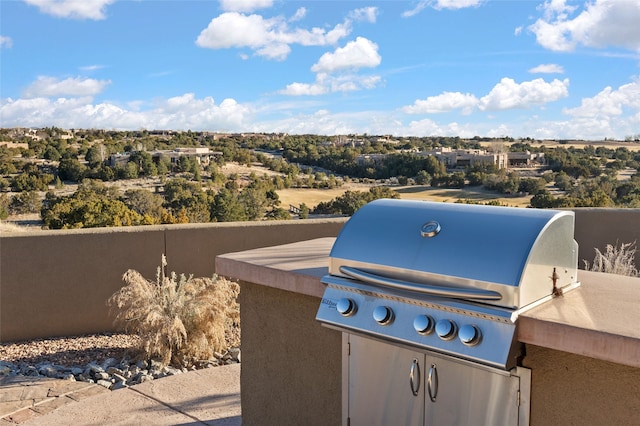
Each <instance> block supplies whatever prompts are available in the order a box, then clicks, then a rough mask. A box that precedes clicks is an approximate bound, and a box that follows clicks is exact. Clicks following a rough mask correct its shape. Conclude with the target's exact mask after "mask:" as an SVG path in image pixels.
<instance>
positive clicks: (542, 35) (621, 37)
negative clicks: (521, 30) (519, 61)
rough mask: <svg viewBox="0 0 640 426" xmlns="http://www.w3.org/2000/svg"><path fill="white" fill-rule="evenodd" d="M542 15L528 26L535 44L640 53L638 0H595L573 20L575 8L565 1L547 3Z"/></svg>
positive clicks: (556, 47)
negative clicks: (616, 49) (624, 50)
mask: <svg viewBox="0 0 640 426" xmlns="http://www.w3.org/2000/svg"><path fill="white" fill-rule="evenodd" d="M542 10H543V14H544V16H543V17H542V18H540V19H538V20H537V21H536V22H535V23H534V24H532V25H531V26H529V30H531V31H532V32H533V33H534V34H535V35H536V39H537V41H538V43H539V44H540V45H542V46H543V47H545V48H547V49H549V50H554V51H572V50H574V49H575V47H576V46H577V45H583V46H587V47H594V48H604V47H607V46H614V47H622V48H626V49H630V50H634V51H640V26H639V25H638V22H640V1H638V0H630V1H620V0H595V1H594V2H592V3H587V4H586V6H585V8H584V10H582V12H581V13H580V14H578V15H577V16H575V17H574V18H571V17H570V16H571V15H572V14H573V12H575V10H576V8H575V7H571V6H568V5H566V3H565V1H564V0H553V1H547V2H545V3H544V4H543V6H542Z"/></svg>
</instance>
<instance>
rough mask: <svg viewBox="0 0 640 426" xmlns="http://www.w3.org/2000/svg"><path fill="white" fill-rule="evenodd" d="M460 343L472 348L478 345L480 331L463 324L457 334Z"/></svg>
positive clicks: (473, 326) (472, 326)
mask: <svg viewBox="0 0 640 426" xmlns="http://www.w3.org/2000/svg"><path fill="white" fill-rule="evenodd" d="M458 337H459V338H460V341H461V342H462V343H464V344H465V345H467V346H474V345H477V344H478V343H480V330H478V328H477V327H476V326H475V325H470V324H465V325H463V326H462V327H460V331H459V332H458Z"/></svg>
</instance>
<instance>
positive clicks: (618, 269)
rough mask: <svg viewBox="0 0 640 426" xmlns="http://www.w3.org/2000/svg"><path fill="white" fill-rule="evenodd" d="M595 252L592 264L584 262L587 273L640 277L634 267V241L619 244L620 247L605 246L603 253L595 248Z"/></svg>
mask: <svg viewBox="0 0 640 426" xmlns="http://www.w3.org/2000/svg"><path fill="white" fill-rule="evenodd" d="M595 251H596V256H595V258H594V259H593V264H589V262H587V261H586V260H584V265H585V269H586V270H587V271H595V272H606V273H609V274H618V275H626V276H629V277H637V276H640V274H639V273H638V270H637V269H636V265H635V254H636V242H635V241H634V242H633V243H621V244H620V247H617V246H612V245H611V244H607V247H606V250H605V252H604V253H602V252H601V251H600V250H598V249H597V248H596V249H595Z"/></svg>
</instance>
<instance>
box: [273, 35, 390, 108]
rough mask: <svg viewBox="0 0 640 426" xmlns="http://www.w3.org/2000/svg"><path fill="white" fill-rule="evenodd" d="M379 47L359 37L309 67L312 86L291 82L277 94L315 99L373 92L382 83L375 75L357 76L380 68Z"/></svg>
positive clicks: (326, 54) (323, 56)
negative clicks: (361, 71) (312, 77)
mask: <svg viewBox="0 0 640 426" xmlns="http://www.w3.org/2000/svg"><path fill="white" fill-rule="evenodd" d="M381 60H382V59H381V57H380V55H379V54H378V45H376V44H375V43H373V42H372V41H370V40H368V39H366V38H363V37H358V38H356V40H355V41H351V42H349V43H347V44H346V45H345V46H344V47H339V48H337V49H336V50H334V51H333V52H331V53H325V54H324V55H322V56H321V57H320V59H319V60H318V62H316V63H315V64H314V65H313V66H312V67H311V71H313V72H315V73H316V81H315V82H314V83H312V84H309V83H300V82H294V83H291V84H288V85H287V86H286V87H285V88H284V89H283V90H280V91H279V92H278V93H280V94H281V95H289V96H302V95H305V96H317V95H324V94H327V93H335V92H353V91H356V90H365V89H373V88H375V87H378V86H379V85H380V84H381V83H382V78H381V77H380V76H377V75H358V74H355V73H354V72H356V71H358V70H359V69H360V68H374V67H377V66H378V65H380V62H381Z"/></svg>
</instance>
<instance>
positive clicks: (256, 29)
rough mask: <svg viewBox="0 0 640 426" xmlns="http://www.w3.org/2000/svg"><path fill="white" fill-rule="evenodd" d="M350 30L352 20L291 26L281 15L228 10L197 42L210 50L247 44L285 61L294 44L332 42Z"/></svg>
mask: <svg viewBox="0 0 640 426" xmlns="http://www.w3.org/2000/svg"><path fill="white" fill-rule="evenodd" d="M350 31H351V24H350V21H349V20H347V21H345V22H344V23H342V24H338V25H336V26H335V27H334V28H332V29H330V30H328V31H327V30H325V29H322V28H312V29H311V30H307V29H301V28H294V29H291V28H289V26H288V24H287V22H286V20H285V19H284V18H283V17H281V16H278V17H274V18H268V19H266V18H263V17H262V16H260V15H243V14H241V13H237V12H228V13H223V14H222V15H220V16H218V17H216V18H214V19H212V20H211V22H210V23H209V25H208V26H207V28H205V29H204V30H202V32H201V33H200V35H199V36H198V38H197V39H196V44H197V45H198V46H200V47H204V48H210V49H227V48H243V47H247V48H250V49H252V50H254V51H255V53H256V54H257V55H259V56H264V57H266V58H268V59H276V60H284V59H285V58H286V57H287V55H288V54H289V52H290V51H291V48H290V45H291V44H301V45H304V46H325V45H330V44H334V43H336V42H337V41H338V40H340V39H341V38H343V37H345V36H346V35H348V34H349V33H350Z"/></svg>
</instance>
